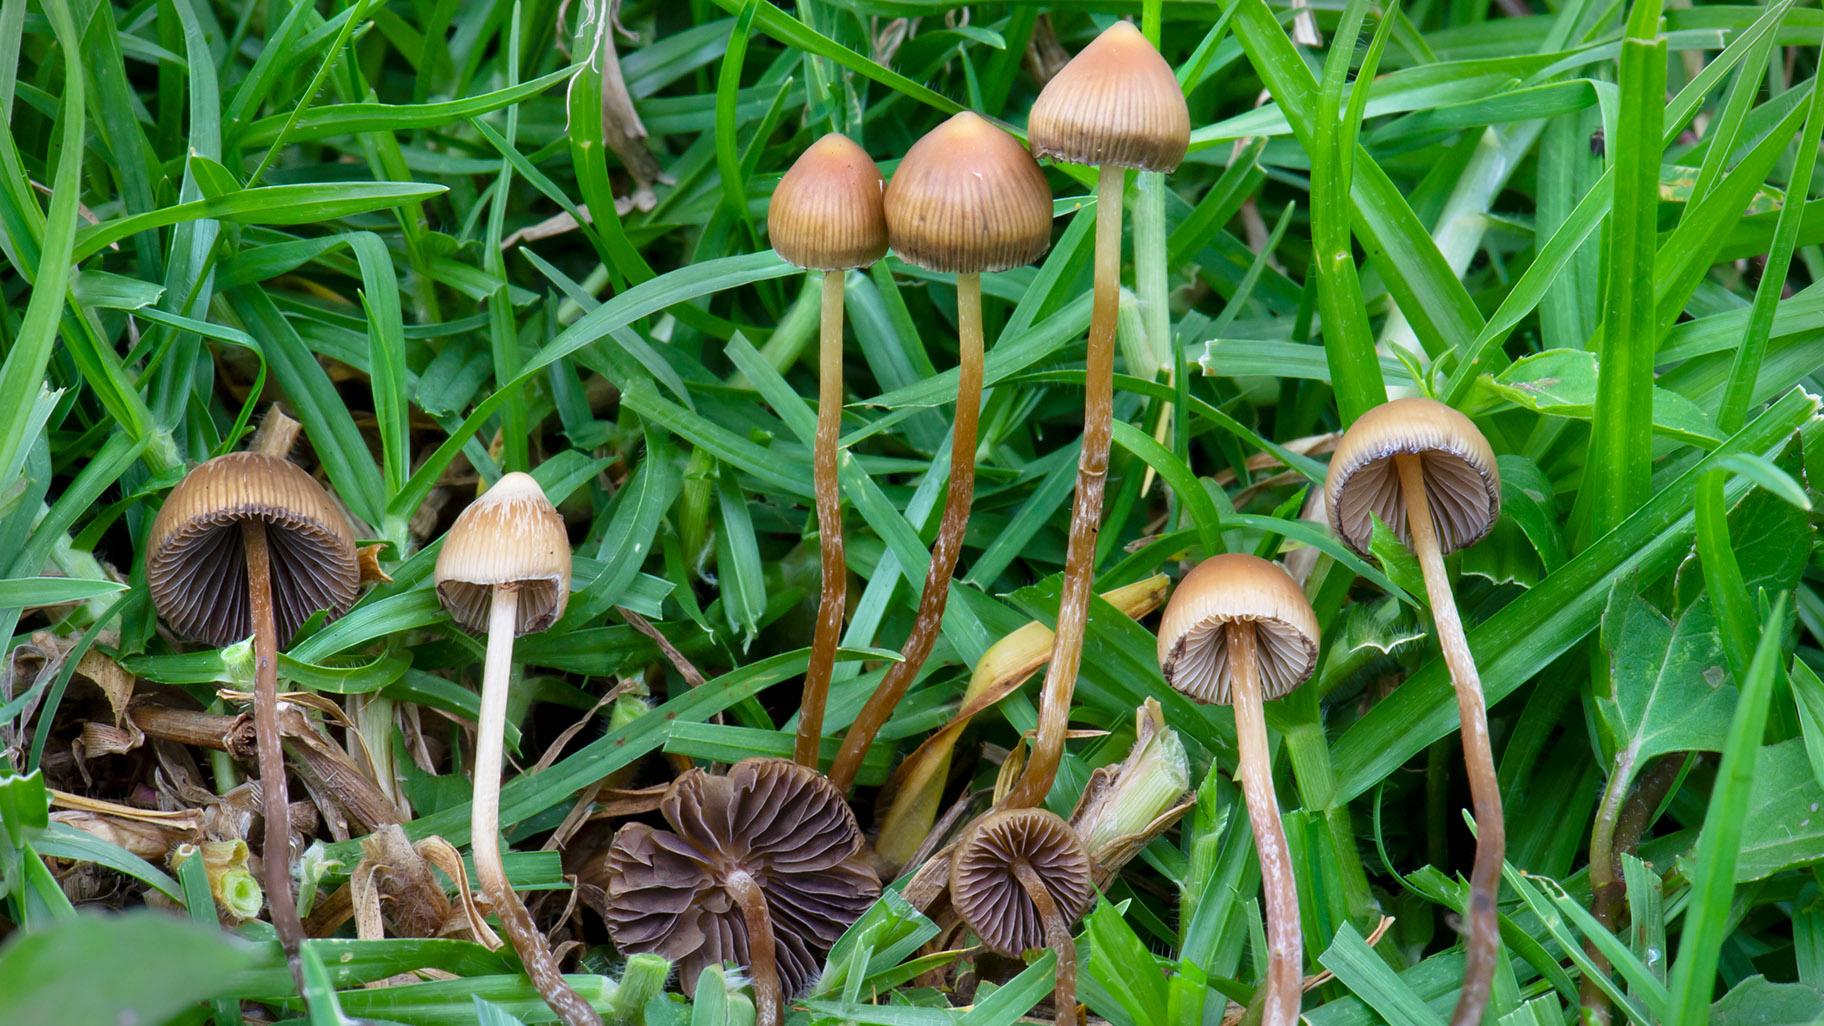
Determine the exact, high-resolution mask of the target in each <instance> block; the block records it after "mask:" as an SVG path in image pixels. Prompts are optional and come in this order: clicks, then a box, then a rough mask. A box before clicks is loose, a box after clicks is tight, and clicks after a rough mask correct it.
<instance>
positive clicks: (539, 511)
mask: <svg viewBox="0 0 1824 1026" xmlns="http://www.w3.org/2000/svg"><path fill="white" fill-rule="evenodd" d="M433 577H434V579H435V580H436V582H437V598H438V599H440V600H441V601H442V602H443V607H444V608H445V609H447V610H449V613H450V616H451V618H453V619H454V620H455V621H456V622H457V623H459V624H461V625H462V626H463V627H465V628H467V629H469V630H471V631H478V632H479V631H485V630H487V629H488V610H489V608H490V606H491V605H492V604H493V601H494V589H495V588H498V587H512V588H517V589H519V610H518V612H519V620H518V625H517V632H516V633H518V634H535V633H537V632H538V631H542V630H544V629H545V628H546V627H549V626H551V625H552V624H553V623H556V622H557V618H558V617H560V616H562V615H564V604H565V603H566V602H568V601H569V600H570V535H569V533H568V532H566V531H565V530H564V518H563V517H561V516H559V515H558V512H557V507H555V506H553V505H551V500H550V499H547V498H545V491H544V489H542V488H540V487H539V486H538V482H537V481H535V480H533V479H532V475H530V474H521V473H518V472H517V471H516V472H514V473H511V474H504V475H502V476H501V479H500V480H498V481H496V482H494V487H492V488H489V489H488V490H487V491H486V492H483V493H482V495H481V498H479V499H476V500H475V501H474V502H472V503H470V504H469V508H468V509H465V510H463V511H462V513H461V514H460V515H459V516H457V518H456V522H455V523H453V524H451V525H450V530H449V533H448V534H447V535H445V536H444V539H443V548H442V549H441V550H439V551H438V553H437V569H436V570H435V571H434V572H433Z"/></svg>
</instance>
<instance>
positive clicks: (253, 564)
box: [146, 432, 360, 989]
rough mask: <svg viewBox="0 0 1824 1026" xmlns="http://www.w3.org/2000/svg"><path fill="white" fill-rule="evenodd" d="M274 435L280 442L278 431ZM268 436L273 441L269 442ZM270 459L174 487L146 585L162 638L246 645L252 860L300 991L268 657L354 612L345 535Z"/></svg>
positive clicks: (260, 456) (213, 463) (331, 503)
mask: <svg viewBox="0 0 1824 1026" xmlns="http://www.w3.org/2000/svg"><path fill="white" fill-rule="evenodd" d="M280 434H283V433H282V432H281V433H280ZM275 437H277V436H275ZM289 442H290V438H289V436H285V437H284V438H283V440H282V441H279V442H275V443H274V444H273V446H272V447H273V448H274V449H275V450H280V451H279V452H237V453H229V454H227V455H225V456H217V457H216V458H215V459H212V460H210V461H208V462H207V463H204V464H201V465H200V466H198V467H197V468H196V469H195V470H192V471H191V472H190V473H189V474H188V475H186V476H185V477H184V479H183V480H182V481H180V482H178V485H177V487H176V488H173V489H172V490H171V494H170V495H169V496H167V497H166V499H165V504H164V506H163V507H162V508H160V509H159V511H158V517H157V518H156V519H155V520H153V522H152V532H151V535H150V537H149V539H148V546H147V555H146V584H147V587H148V588H149V589H150V590H151V592H152V604H153V606H154V607H155V608H156V609H157V610H158V615H159V616H160V617H162V618H163V619H164V621H165V623H166V624H168V625H170V627H171V629H172V630H174V631H176V632H177V633H178V634H181V635H183V636H184V637H187V638H190V639H191V640H193V641H199V642H202V643H203V644H206V645H216V646H221V645H227V644H229V643H231V642H234V641H238V640H240V639H242V638H245V637H247V636H248V635H252V637H253V653H254V690H253V724H254V736H255V743H256V746H257V750H258V756H259V757H258V764H259V770H260V811H261V818H262V819H263V820H264V821H265V827H266V838H265V843H264V846H263V847H262V848H261V851H260V863H261V868H262V870H263V873H264V875H265V883H266V901H267V904H268V906H269V907H270V908H271V909H272V925H273V929H274V930H276V931H277V932H278V935H279V941H280V943H281V945H282V946H283V947H284V949H285V954H286V957H287V959H288V960H289V961H290V963H291V968H292V975H293V977H294V978H296V979H298V980H299V987H300V989H301V988H302V987H303V982H302V976H301V967H300V964H299V962H298V945H299V944H300V943H302V942H303V939H304V924H303V923H302V922H301V921H300V920H299V919H298V908H297V903H296V900H295V899H294V898H293V896H292V893H291V812H290V810H291V801H290V797H289V795H288V794H287V789H286V786H285V756H284V753H283V751H282V750H281V748H280V741H279V649H281V648H283V647H285V646H286V645H289V644H290V643H291V638H292V635H294V634H296V633H297V630H298V628H299V627H300V626H302V625H303V623H304V621H305V620H307V619H309V618H310V616H311V614H313V613H315V612H317V611H318V610H327V611H328V612H329V614H330V615H331V616H332V617H334V616H340V615H341V614H342V613H344V612H346V611H347V610H348V607H349V606H351V605H353V604H354V601H355V592H356V589H357V588H358V586H359V581H360V571H359V570H358V569H357V567H356V561H355V532H354V528H352V527H351V526H350V525H349V523H348V518H347V517H345V516H343V514H342V510H341V508H340V507H339V506H337V505H336V501H335V500H334V499H332V498H330V495H329V493H328V492H326V491H324V490H323V486H322V485H319V484H317V482H316V481H315V480H314V479H313V478H312V477H311V476H310V475H309V474H306V473H305V472H304V471H303V470H302V469H300V468H299V467H298V466H297V465H296V464H294V463H292V462H291V461H289V460H287V459H285V458H283V456H282V455H281V452H282V450H281V449H280V447H281V446H284V447H289Z"/></svg>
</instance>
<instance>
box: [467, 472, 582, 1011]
mask: <svg viewBox="0 0 1824 1026" xmlns="http://www.w3.org/2000/svg"><path fill="white" fill-rule="evenodd" d="M432 577H433V579H434V580H435V581H436V584H437V598H438V599H439V600H440V601H441V602H442V603H443V607H444V609H445V610H447V611H448V612H449V614H450V617H451V618H452V619H454V620H455V621H456V623H457V624H458V625H460V626H461V627H463V628H464V629H466V630H470V631H475V632H478V633H485V634H486V635H487V639H488V650H487V661H486V663H485V665H484V668H483V671H482V678H481V718H480V720H479V722H478V723H477V724H476V727H475V794H474V801H473V803H472V804H471V805H470V807H469V844H470V847H471V851H472V853H473V855H474V859H475V876H476V878H477V879H479V880H480V882H481V890H482V893H483V894H485V895H486V896H487V899H488V904H489V905H491V906H492V907H493V909H494V911H495V913H496V914H497V915H499V916H500V924H501V927H502V929H503V932H505V933H506V935H507V939H508V940H510V941H512V942H513V950H514V951H517V952H518V953H519V959H520V961H521V962H523V963H525V966H526V975H527V976H529V977H530V978H531V980H532V983H533V986H535V987H537V988H538V992H539V994H540V996H542V997H543V998H544V999H545V1003H546V1004H548V1005H550V1006H551V1010H552V1011H553V1012H556V1013H557V1015H558V1018H560V1019H562V1020H563V1021H564V1022H565V1023H567V1024H569V1026H601V1021H602V1020H601V1017H600V1016H598V1015H597V1014H596V1013H595V1009H593V1008H591V1007H590V1006H589V1003H588V1002H587V1001H585V1000H583V998H582V996H581V995H580V994H578V993H577V992H576V991H574V990H572V989H571V988H570V985H569V984H567V983H565V982H564V977H563V973H562V972H561V971H560V970H559V968H558V964H557V959H556V958H555V957H554V956H553V955H552V953H551V948H550V946H549V945H548V944H547V943H546V941H545V937H544V934H542V933H540V932H539V929H538V926H537V925H536V924H535V923H533V922H532V914H531V913H530V912H528V911H526V907H525V905H523V904H521V903H520V900H519V896H518V895H516V894H514V893H513V887H512V884H510V883H509V882H508V880H507V872H506V869H505V868H504V867H503V866H502V865H501V861H500V777H501V762H502V754H501V747H502V744H503V741H504V735H505V733H506V724H507V691H508V688H509V687H510V686H511V684H512V674H513V639H514V638H516V637H518V636H519V635H521V634H534V633H537V632H538V631H542V630H544V629H545V628H547V627H549V626H551V625H552V624H553V623H555V622H556V621H557V618H558V617H559V616H562V615H563V612H564V604H565V602H567V601H568V600H569V597H570V538H569V535H568V534H567V533H566V532H565V530H564V521H563V518H562V517H560V516H559V515H558V513H557V509H556V508H555V507H553V506H552V505H551V500H549V499H547V498H545V493H544V490H543V489H541V488H540V487H539V486H538V482H537V481H534V480H533V479H532V477H531V475H529V474H522V473H518V472H514V473H510V474H506V475H503V476H502V477H501V479H500V480H499V481H496V482H495V483H494V486H493V487H492V488H489V489H488V490H487V491H486V492H484V493H483V494H482V496H481V498H479V499H476V500H475V501H474V502H473V503H471V504H470V505H469V507H468V508H467V509H465V510H463V511H462V513H461V514H460V515H458V516H457V517H456V522H455V523H453V524H451V525H450V530H449V533H448V534H446V535H445V536H444V539H443V548H442V550H441V551H439V552H438V553H437V567H436V569H435V570H434V571H433V573H432Z"/></svg>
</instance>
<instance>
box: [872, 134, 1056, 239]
mask: <svg viewBox="0 0 1824 1026" xmlns="http://www.w3.org/2000/svg"><path fill="white" fill-rule="evenodd" d="M886 215H887V241H888V242H889V243H891V244H892V246H893V251H894V252H896V253H898V254H899V255H900V256H901V257H903V258H905V259H906V260H907V261H908V262H910V263H914V264H917V265H918V266H920V267H924V268H927V269H929V270H933V271H952V272H956V273H959V274H969V273H977V272H981V271H1002V270H1006V269H1007V268H1009V267H1018V266H1020V265H1021V264H1029V263H1032V262H1033V261H1034V260H1037V259H1038V258H1039V256H1040V254H1042V253H1044V252H1045V248H1046V247H1047V246H1049V245H1051V186H1049V185H1046V184H1045V174H1044V172H1042V171H1040V170H1039V165H1038V163H1037V162H1036V161H1034V160H1033V159H1032V154H1030V153H1027V152H1026V148H1025V147H1023V146H1021V145H1020V144H1019V141H1018V140H1016V139H1014V137H1013V136H1011V135H1008V134H1007V133H1006V132H1003V131H1001V130H1000V129H999V128H996V127H995V126H993V125H991V124H989V123H988V122H987V121H985V120H983V119H982V118H981V117H979V116H978V115H976V114H973V113H971V112H969V111H963V112H962V113H960V114H956V115H954V116H952V117H951V118H950V120H948V121H946V122H944V123H943V124H941V125H939V126H937V127H936V128H934V129H932V130H931V131H930V132H927V133H926V134H925V137H924V138H922V139H920V140H919V141H918V142H916V143H913V144H912V148H911V149H910V150H907V151H906V155H905V157H904V158H903V159H901V160H900V162H899V168H898V169H897V170H896V171H894V172H893V180H892V181H891V182H888V183H887V193H886Z"/></svg>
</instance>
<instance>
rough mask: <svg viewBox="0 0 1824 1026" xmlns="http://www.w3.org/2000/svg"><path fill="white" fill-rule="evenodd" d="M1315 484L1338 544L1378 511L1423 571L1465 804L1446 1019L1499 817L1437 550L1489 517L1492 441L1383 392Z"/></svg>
mask: <svg viewBox="0 0 1824 1026" xmlns="http://www.w3.org/2000/svg"><path fill="white" fill-rule="evenodd" d="M1326 492H1327V495H1326V500H1327V504H1328V506H1329V508H1330V526H1331V527H1332V528H1334V529H1335V531H1336V533H1337V536H1338V537H1340V538H1341V539H1342V540H1343V541H1344V542H1345V543H1346V544H1348V546H1349V547H1350V548H1352V549H1355V550H1356V551H1357V552H1360V553H1363V554H1364V555H1366V554H1367V552H1368V543H1369V540H1370V538H1372V536H1373V533H1374V518H1375V517H1379V518H1380V519H1381V520H1382V521H1383V522H1384V523H1386V525H1387V527H1388V528H1389V529H1390V530H1392V531H1393V533H1394V534H1396V535H1398V536H1399V537H1400V538H1401V540H1403V541H1406V542H1407V543H1408V544H1410V545H1411V546H1412V550H1413V552H1414V553H1415V554H1416V555H1417V556H1418V557H1419V568H1420V569H1421V570H1422V571H1423V572H1424V575H1425V592H1426V596H1427V598H1428V599H1429V600H1430V604H1431V616H1432V619H1433V621H1434V622H1435V623H1436V624H1437V629H1438V647H1439V648H1440V649H1441V650H1442V651H1443V653H1444V664H1445V666H1447V667H1448V668H1449V669H1450V681H1451V684H1452V685H1453V686H1454V688H1455V690H1456V693H1457V716H1458V719H1459V720H1460V721H1461V723H1462V735H1463V763H1464V766H1465V767H1466V768H1467V769H1468V771H1469V793H1470V799H1471V801H1472V802H1473V804H1474V805H1475V810H1476V860H1475V864H1474V865H1473V866H1472V867H1471V868H1470V875H1469V916H1468V919H1469V940H1468V943H1467V945H1466V961H1465V964H1464V966H1463V989H1462V990H1461V991H1460V992H1459V993H1458V995H1457V1006H1456V1009H1455V1011H1453V1012H1452V1013H1451V1022H1452V1023H1453V1026H1473V1024H1474V1023H1477V1022H1480V1021H1481V1019H1482V1011H1483V1009H1484V1008H1485V1007H1486V1006H1487V1004H1488V996H1489V988H1490V985H1491V981H1492V980H1493V979H1494V972H1495V959H1496V956H1497V954H1499V951H1500V945H1501V932H1500V931H1501V928H1500V920H1499V916H1498V914H1497V908H1496V899H1497V898H1498V896H1499V893H1500V887H1501V860H1502V858H1503V857H1504V855H1505V852H1506V848H1507V828H1506V825H1505V823H1504V821H1503V818H1502V814H1501V788H1500V781H1499V778H1498V777H1497V775H1496V772H1495V756H1494V748H1493V746H1492V745H1491V744H1490V743H1489V738H1488V703H1487V701H1486V699H1484V697H1483V694H1482V678H1481V676H1480V674H1478V673H1477V672H1476V660H1475V657H1474V656H1473V655H1471V653H1470V651H1469V642H1468V640H1467V639H1465V638H1464V636H1463V621H1462V620H1461V619H1459V618H1458V616H1457V601H1456V598H1455V596H1453V595H1452V594H1451V590H1450V578H1449V575H1448V574H1447V573H1446V571H1445V569H1444V556H1445V555H1446V554H1448V553H1451V552H1455V551H1456V550H1457V549H1460V548H1463V547H1464V546H1466V545H1472V544H1474V543H1475V542H1476V541H1477V540H1479V539H1480V538H1481V537H1482V536H1483V535H1485V534H1487V533H1488V531H1489V528H1491V527H1493V526H1494V523H1495V521H1496V520H1497V519H1499V517H1500V515H1501V475H1500V471H1499V470H1498V469H1497V468H1496V465H1495V453H1494V450H1493V449H1491V448H1489V445H1488V440H1487V439H1486V438H1483V437H1482V432H1480V431H1478V430H1476V426H1475V425H1474V424H1473V423H1471V422H1470V420H1469V418H1468V417H1465V416H1464V415H1462V414H1461V413H1458V412H1457V411H1456V410H1453V409H1451V408H1450V407H1448V406H1446V405H1444V404H1443V403H1440V402H1438V401H1436V400H1433V399H1425V398H1418V397H1414V398H1408V399H1395V400H1394V401H1392V402H1389V403H1383V404H1382V405H1380V406H1377V407H1375V408H1374V409H1372V410H1369V411H1368V412H1367V413H1364V414H1362V416H1361V417H1360V418H1358V419H1357V420H1356V422H1355V423H1354V424H1353V425H1351V426H1350V428H1349V430H1348V432H1347V433H1345V434H1344V435H1343V440H1342V442H1341V443H1340V444H1338V445H1337V447H1336V453H1335V454H1334V455H1333V456H1331V457H1330V475H1329V481H1328V484H1327V487H1326Z"/></svg>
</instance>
